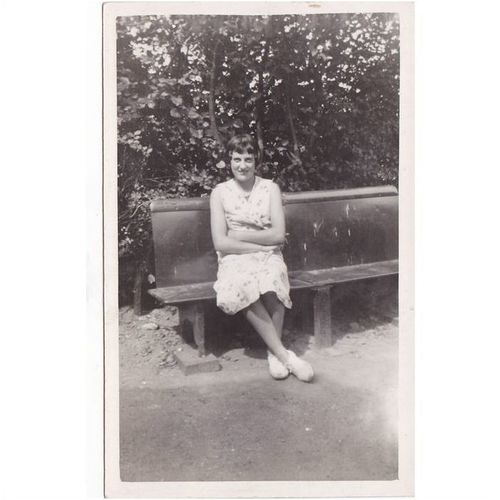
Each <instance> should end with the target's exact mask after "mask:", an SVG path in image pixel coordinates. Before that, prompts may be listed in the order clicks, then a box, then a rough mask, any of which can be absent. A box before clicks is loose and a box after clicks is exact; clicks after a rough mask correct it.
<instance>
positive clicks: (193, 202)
mask: <svg viewBox="0 0 500 500" xmlns="http://www.w3.org/2000/svg"><path fill="white" fill-rule="evenodd" d="M397 194H398V190H397V189H396V188H395V187H394V186H370V187H361V188H353V189H328V190H323V191H302V192H300V193H283V204H284V205H290V204H293V203H310V202H317V201H339V200H356V199H361V198H377V197H380V196H396V195H397ZM150 209H151V212H153V213H155V212H183V211H186V210H189V211H190V210H206V211H208V210H210V200H209V197H208V196H203V197H200V198H167V199H163V200H153V201H152V202H151V205H150Z"/></svg>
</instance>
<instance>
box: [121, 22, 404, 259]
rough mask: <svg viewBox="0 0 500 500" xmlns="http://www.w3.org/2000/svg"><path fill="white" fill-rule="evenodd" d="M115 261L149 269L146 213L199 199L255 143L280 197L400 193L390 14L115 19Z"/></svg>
mask: <svg viewBox="0 0 500 500" xmlns="http://www.w3.org/2000/svg"><path fill="white" fill-rule="evenodd" d="M117 35H118V36H117V64H118V71H117V86H118V96H117V99H118V135H119V137H118V176H119V179H118V188H119V196H118V200H119V214H120V215H119V241H120V243H119V244H120V256H121V257H122V258H123V259H127V258H128V259H132V260H133V261H136V262H138V263H139V262H140V265H141V266H144V265H145V263H146V262H147V258H148V257H147V255H148V252H149V250H148V249H149V247H150V228H149V219H150V217H149V202H150V200H151V199H155V198H160V197H185V196H205V195H208V194H209V193H210V191H211V190H212V188H213V187H214V186H215V185H216V184H217V183H218V182H221V181H223V180H226V179H227V178H228V176H229V169H228V159H227V157H226V156H225V151H224V144H225V143H226V142H227V140H228V139H229V138H230V137H231V136H232V135H234V134H235V133H240V132H247V131H249V132H251V133H253V134H254V135H255V136H256V137H257V139H258V144H259V156H260V163H261V165H260V173H261V175H263V176H265V177H269V178H273V179H274V180H275V181H276V182H278V183H279V184H280V186H281V187H282V189H283V190H285V191H303V190H315V189H328V188H341V187H356V186H364V185H376V184H388V183H390V184H397V182H398V130H399V129H398V120H399V23H398V18H397V16H395V15H392V14H317V15H308V16H304V15H284V16H139V17H122V18H119V19H118V20H117Z"/></svg>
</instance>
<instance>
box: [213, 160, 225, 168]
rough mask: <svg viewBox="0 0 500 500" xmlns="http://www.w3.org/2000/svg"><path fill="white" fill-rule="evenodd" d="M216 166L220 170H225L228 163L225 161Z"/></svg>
mask: <svg viewBox="0 0 500 500" xmlns="http://www.w3.org/2000/svg"><path fill="white" fill-rule="evenodd" d="M215 166H216V167H217V168H218V169H223V168H226V162H225V161H224V160H221V161H219V162H217V163H216V164H215Z"/></svg>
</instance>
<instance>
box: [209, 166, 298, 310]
mask: <svg viewBox="0 0 500 500" xmlns="http://www.w3.org/2000/svg"><path fill="white" fill-rule="evenodd" d="M272 184H273V182H272V181H271V180H269V179H262V178H261V177H258V176H256V177H255V183H254V186H253V189H252V192H251V193H250V195H249V196H245V194H244V193H243V191H242V190H241V189H240V188H239V187H238V186H237V185H236V181H235V180H234V179H231V180H229V181H226V182H222V183H221V184H218V185H217V186H216V187H215V189H218V190H219V191H220V197H221V200H222V205H223V207H224V213H225V216H226V223H227V227H228V229H233V230H238V231H250V230H253V231H255V230H261V229H269V228H270V227H271V207H270V199H271V186H272ZM217 257H218V263H219V269H218V272H217V281H216V282H215V284H214V290H215V291H216V293H217V306H218V307H219V308H220V309H222V310H223V311H224V312H225V313H227V314H236V313H237V312H238V311H241V310H242V309H244V308H245V307H247V306H249V305H250V304H252V303H254V302H255V301H257V300H258V299H259V297H260V296H261V295H262V294H264V293H266V292H275V293H276V295H277V297H278V299H279V300H280V301H281V302H282V303H283V305H284V306H285V307H287V308H291V307H292V302H291V300H290V296H289V294H290V284H289V282H288V272H287V268H286V265H285V262H284V261H283V255H282V254H281V251H280V250H274V251H272V252H254V253H246V254H222V253H221V252H217Z"/></svg>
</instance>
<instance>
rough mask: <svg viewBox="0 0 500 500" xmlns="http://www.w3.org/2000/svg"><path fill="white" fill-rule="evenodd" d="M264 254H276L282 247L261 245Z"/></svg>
mask: <svg viewBox="0 0 500 500" xmlns="http://www.w3.org/2000/svg"><path fill="white" fill-rule="evenodd" d="M261 247H262V250H261V251H262V252H274V251H275V250H280V249H281V245H261Z"/></svg>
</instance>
